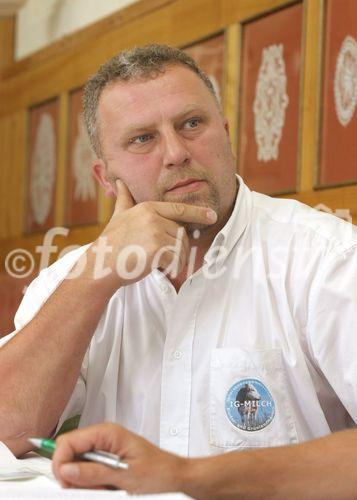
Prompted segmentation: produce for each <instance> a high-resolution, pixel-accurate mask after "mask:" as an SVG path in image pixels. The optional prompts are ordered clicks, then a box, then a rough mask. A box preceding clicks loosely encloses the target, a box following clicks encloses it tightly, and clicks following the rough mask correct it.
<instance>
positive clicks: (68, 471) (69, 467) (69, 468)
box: [60, 464, 79, 479]
mask: <svg viewBox="0 0 357 500" xmlns="http://www.w3.org/2000/svg"><path fill="white" fill-rule="evenodd" d="M60 473H61V476H63V477H64V478H65V479H77V478H78V477H79V467H78V465H76V464H64V465H61V467H60Z"/></svg>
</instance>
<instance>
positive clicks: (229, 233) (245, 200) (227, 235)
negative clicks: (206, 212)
mask: <svg viewBox="0 0 357 500" xmlns="http://www.w3.org/2000/svg"><path fill="white" fill-rule="evenodd" d="M236 178H237V182H238V186H239V189H238V193H237V197H236V201H235V204H234V209H233V212H232V214H231V216H230V218H229V219H228V221H227V223H226V225H225V226H224V227H223V228H222V229H221V231H220V232H219V233H218V234H217V235H216V237H215V238H214V240H213V242H212V245H211V246H210V248H209V250H208V251H207V253H206V255H205V257H204V261H205V263H206V265H208V266H211V265H212V264H216V266H221V265H222V264H223V263H224V261H225V260H226V258H227V257H228V255H229V254H230V253H231V251H232V249H233V247H234V246H235V244H236V243H237V242H238V240H239V239H240V237H241V236H242V234H243V232H244V230H245V228H246V227H247V225H248V223H249V221H250V218H251V211H252V192H251V191H250V189H249V188H248V186H247V185H246V184H245V183H244V181H243V179H242V178H241V177H240V176H239V175H236Z"/></svg>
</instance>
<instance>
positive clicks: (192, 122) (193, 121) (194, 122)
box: [184, 118, 201, 129]
mask: <svg viewBox="0 0 357 500" xmlns="http://www.w3.org/2000/svg"><path fill="white" fill-rule="evenodd" d="M200 122H201V119H200V118H190V119H189V120H186V121H185V123H184V127H185V128H188V129H192V128H197V127H198V125H199V123H200Z"/></svg>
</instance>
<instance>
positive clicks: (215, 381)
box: [2, 178, 357, 456]
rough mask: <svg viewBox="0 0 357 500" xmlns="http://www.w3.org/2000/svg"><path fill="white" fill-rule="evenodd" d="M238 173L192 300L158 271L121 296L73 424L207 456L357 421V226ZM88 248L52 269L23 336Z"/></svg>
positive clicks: (190, 292) (189, 290)
mask: <svg viewBox="0 0 357 500" xmlns="http://www.w3.org/2000/svg"><path fill="white" fill-rule="evenodd" d="M238 179H239V184H240V187H239V192H238V196H237V201H236V204H235V208H234V211H233V213H232V215H231V217H230V219H229V221H228V223H227V224H226V226H225V227H224V228H223V230H222V231H221V232H220V233H219V234H217V236H216V238H215V240H214V242H213V245H212V247H211V249H210V251H209V252H208V254H206V257H205V263H204V265H203V267H202V268H201V269H200V270H198V271H197V272H196V273H195V274H194V275H193V276H192V277H191V278H189V279H188V280H187V281H186V282H185V283H184V284H183V285H182V287H181V289H180V291H179V293H176V291H175V288H174V287H173V286H172V284H171V283H170V281H169V280H168V279H167V278H166V277H165V276H164V275H163V274H162V273H161V272H159V271H158V270H156V271H154V272H152V273H151V274H150V275H149V276H147V277H146V278H145V279H143V280H141V281H139V282H137V283H134V284H132V285H130V286H127V287H123V288H122V289H120V290H118V291H117V292H116V293H115V294H114V295H113V296H112V298H111V299H110V301H109V302H108V305H107V307H106V308H105V310H104V311H103V315H102V317H101V319H100V321H99V323H98V326H97V328H96V331H95V333H94V336H93V339H92V341H91V344H90V346H89V349H88V351H87V354H86V356H85V359H84V361H83V365H82V370H81V376H80V378H79V380H78V382H77V385H76V387H75V390H74V393H73V395H72V397H71V399H70V401H69V402H68V405H67V407H66V409H65V411H64V413H63V415H62V417H61V421H60V423H59V426H60V425H61V424H62V423H63V422H64V421H65V420H66V419H68V418H69V417H71V416H74V415H77V414H81V415H82V416H81V420H80V426H85V425H87V424H92V423H96V422H101V421H103V420H110V421H113V422H117V423H120V424H121V425H123V426H125V427H127V428H128V429H130V430H132V431H134V432H136V433H139V434H141V435H142V436H144V437H146V438H147V439H149V440H150V441H152V442H153V443H155V444H157V445H159V446H161V447H162V448H164V449H167V450H170V451H172V452H176V453H178V454H180V455H190V456H198V455H209V454H216V453H221V452H223V451H229V450H234V449H243V448H253V447H266V446H277V445H283V444H289V443H298V442H302V441H305V440H308V439H312V438H317V437H319V436H323V435H326V434H328V433H330V432H333V431H336V430H339V429H343V428H346V427H351V426H354V425H355V422H357V342H356V337H355V335H356V333H357V230H356V227H354V226H352V225H351V224H348V223H346V222H344V221H342V220H340V219H338V218H337V217H335V216H333V215H329V214H325V213H322V212H318V211H316V210H314V209H312V208H310V207H308V206H306V205H303V204H301V203H299V202H296V201H294V200H284V199H275V198H270V197H268V196H265V195H262V194H259V193H255V192H251V191H250V190H249V189H248V187H247V186H246V185H245V184H244V183H243V181H242V179H241V178H238ZM218 247H221V248H223V250H221V251H220V253H219V252H218V251H217V248H218ZM87 248H88V246H86V247H82V248H81V249H78V250H75V251H73V252H71V253H69V254H67V255H66V256H65V257H64V258H63V259H61V260H59V261H57V262H56V263H55V264H53V265H52V266H50V267H49V268H48V269H45V270H44V271H42V272H41V274H40V276H39V277H38V278H37V279H36V280H35V281H34V282H33V283H32V284H31V285H30V287H29V289H28V291H27V293H26V295H25V297H24V299H23V302H22V304H21V306H20V308H19V310H18V312H17V315H16V318H15V326H16V331H18V330H19V329H20V328H22V327H23V326H24V325H25V324H26V323H27V322H28V321H29V320H30V319H31V318H32V317H33V316H34V314H35V313H36V311H37V310H38V309H39V308H40V307H41V306H42V304H43V303H44V301H45V300H46V299H47V297H48V296H49V295H50V294H51V293H52V291H53V290H54V289H55V288H56V287H57V286H58V284H59V283H60V282H61V281H62V280H63V279H64V277H65V275H66V274H67V272H68V270H69V269H70V268H71V267H72V265H73V263H74V262H75V261H76V260H77V259H78V258H79V256H80V255H81V253H83V252H84V251H85V250H86V249H87ZM214 276H215V277H214ZM84 306H85V307H88V306H89V305H88V304H85V305H84ZM14 334H16V332H14ZM11 335H13V334H11ZM11 335H10V336H8V337H6V338H5V340H3V341H2V342H4V341H6V340H7V339H9V338H11ZM241 390H245V391H247V390H248V392H249V391H250V396H249V398H250V399H249V398H248V396H247V398H248V399H244V401H243V400H239V397H240V396H239V394H241V392H239V391H241ZM238 393H239V394H238ZM254 394H255V396H254ZM257 394H258V395H257Z"/></svg>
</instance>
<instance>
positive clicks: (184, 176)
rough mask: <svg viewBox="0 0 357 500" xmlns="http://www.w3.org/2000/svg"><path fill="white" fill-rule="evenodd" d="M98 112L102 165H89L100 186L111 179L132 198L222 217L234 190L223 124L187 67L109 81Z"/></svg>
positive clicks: (229, 149)
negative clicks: (197, 208) (178, 204)
mask: <svg viewBox="0 0 357 500" xmlns="http://www.w3.org/2000/svg"><path fill="white" fill-rule="evenodd" d="M98 115H99V128H100V139H101V148H102V153H103V157H104V159H105V165H104V163H103V162H102V163H101V164H100V162H99V163H98V164H97V165H96V166H95V167H94V169H95V171H96V175H97V177H99V178H100V180H101V182H102V183H103V184H104V185H106V187H107V191H108V187H109V191H110V190H111V189H112V191H113V192H114V191H115V179H117V178H119V179H121V180H122V181H123V182H125V184H126V185H127V186H128V188H129V190H130V192H131V194H132V196H133V198H134V200H135V201H136V203H140V202H143V201H148V200H155V201H176V202H184V203H189V204H195V205H200V206H207V207H210V208H213V209H214V210H215V211H216V212H217V215H218V221H220V220H221V221H222V220H223V219H225V218H226V217H227V214H228V213H229V211H230V209H231V208H232V204H233V201H234V197H235V193H236V181H235V177H234V170H235V169H234V158H233V155H232V152H231V147H230V143H229V137H228V128H227V123H226V121H225V120H224V119H223V118H222V115H221V114H220V111H219V109H218V106H217V104H216V102H215V99H214V97H213V96H212V94H211V93H210V92H209V90H208V89H207V87H206V86H205V84H204V83H203V82H202V81H201V80H200V78H199V77H198V76H197V75H196V74H195V73H194V72H192V71H191V70H189V69H187V68H185V67H183V66H179V65H176V66H172V67H168V68H167V69H166V71H165V72H164V73H162V74H160V75H159V76H157V77H156V78H153V79H145V80H138V81H131V82H118V83H112V84H110V85H108V87H106V88H105V90H104V91H103V93H102V95H101V98H100V102H99V108H98ZM110 186H111V188H110Z"/></svg>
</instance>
